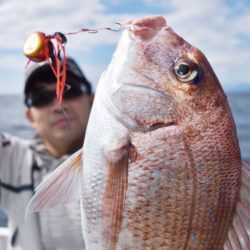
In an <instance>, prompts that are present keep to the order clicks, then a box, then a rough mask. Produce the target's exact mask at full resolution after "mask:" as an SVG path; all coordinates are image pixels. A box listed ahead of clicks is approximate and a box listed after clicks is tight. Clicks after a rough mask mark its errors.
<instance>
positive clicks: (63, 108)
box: [51, 98, 68, 113]
mask: <svg viewBox="0 0 250 250" xmlns="http://www.w3.org/2000/svg"><path fill="white" fill-rule="evenodd" d="M67 106H68V105H67V103H66V102H63V101H62V104H60V103H59V101H58V99H57V98H54V100H53V102H52V103H51V109H52V111H53V112H55V113H58V112H60V113H61V112H63V111H66V110H67V109H68V107H67Z"/></svg>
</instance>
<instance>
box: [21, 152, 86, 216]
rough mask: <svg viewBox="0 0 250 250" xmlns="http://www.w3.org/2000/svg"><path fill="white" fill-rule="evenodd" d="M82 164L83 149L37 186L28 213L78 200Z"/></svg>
mask: <svg viewBox="0 0 250 250" xmlns="http://www.w3.org/2000/svg"><path fill="white" fill-rule="evenodd" d="M81 165H82V149H80V150H78V151H77V152H76V153H74V154H73V155H72V156H70V157H69V158H68V159H67V160H66V161H65V162H63V163H62V164H61V165H60V166H59V167H57V168H56V169H55V170H54V171H53V172H52V173H51V174H50V175H49V176H48V177H47V178H45V180H44V181H42V182H41V183H40V184H39V185H38V186H37V188H36V189H35V194H34V196H33V197H32V199H31V200H30V202H29V204H28V207H27V210H26V215H27V214H28V213H32V212H37V211H40V210H44V209H47V208H52V207H56V206H58V205H60V204H63V203H67V202H71V201H77V200H78V199H79V198H80V172H81Z"/></svg>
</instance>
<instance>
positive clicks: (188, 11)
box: [0, 0, 250, 227]
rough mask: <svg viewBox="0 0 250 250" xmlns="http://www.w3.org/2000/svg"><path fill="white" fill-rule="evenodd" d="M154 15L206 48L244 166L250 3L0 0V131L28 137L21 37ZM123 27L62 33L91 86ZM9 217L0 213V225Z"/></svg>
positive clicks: (249, 124) (248, 143)
mask: <svg viewBox="0 0 250 250" xmlns="http://www.w3.org/2000/svg"><path fill="white" fill-rule="evenodd" d="M152 14H160V15H163V16H165V17H166V19H167V23H168V25H169V26H171V27H172V28H173V29H174V30H175V31H176V32H177V33H178V34H179V35H180V36H182V37H184V39H185V40H187V41H188V42H189V43H191V44H192V45H194V46H196V47H198V48H199V49H200V50H202V51H203V52H204V54H205V55H206V57H207V58H208V60H209V62H210V63H211V65H212V67H213V69H214V71H215V73H216V74H217V76H218V78H219V80H220V82H221V84H222V86H223V88H224V90H225V92H226V94H227V96H228V99H229V103H230V106H231V108H232V111H233V114H234V118H235V121H236V125H237V132H238V136H239V141H240V147H241V152H242V157H243V159H244V160H246V161H248V162H249V163H250V70H249V65H250V59H249V58H250V29H249V23H250V0H237V1H234V0H210V1H207V0H199V1H195V0H163V1H157V0H138V1H137V0H133V1H132V0H126V1H119V0H53V1H51V0H43V1H36V0H26V1H20V0H0V31H1V39H0V59H1V60H0V76H1V77H0V131H1V132H2V131H4V132H9V133H12V134H15V135H17V136H22V137H25V138H31V137H32V136H33V130H32V128H31V127H30V126H29V124H28V122H26V120H25V118H24V106H23V98H22V91H23V80H24V67H25V64H26V62H27V59H26V58H25V56H24V55H23V54H22V46H23V43H24V42H25V40H26V38H27V37H28V36H29V35H30V34H31V33H32V32H34V31H42V32H44V33H46V34H53V33H54V32H56V31H60V32H63V33H67V32H74V31H78V30H80V29H81V28H102V27H111V28H117V25H116V24H115V23H117V22H118V23H122V22H123V21H124V20H127V19H133V18H138V17H142V16H145V15H152ZM120 35H121V32H111V31H107V30H101V31H99V32H98V33H96V34H90V33H79V34H77V35H71V36H68V37H67V38H68V42H67V45H66V53H67V54H68V55H70V56H73V57H74V58H75V59H76V60H77V61H78V62H79V64H80V66H81V67H82V69H83V71H84V73H85V74H86V76H87V78H88V79H89V80H90V81H91V82H92V83H93V85H94V86H95V87H96V85H97V83H98V79H99V77H100V74H101V72H102V71H103V70H105V69H106V67H107V66H108V64H109V62H110V61H111V58H112V54H113V52H114V49H115V47H116V45H117V42H118V40H119V37H120ZM6 222H7V218H6V217H5V216H4V214H3V213H2V212H1V211H0V227H1V226H5V225H6Z"/></svg>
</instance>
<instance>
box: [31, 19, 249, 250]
mask: <svg viewBox="0 0 250 250" xmlns="http://www.w3.org/2000/svg"><path fill="white" fill-rule="evenodd" d="M123 27H124V28H125V31H124V33H123V35H122V38H121V40H120V43H119V45H118V48H117V50H116V52H115V54H114V56H113V60H112V62H111V64H110V65H109V67H108V69H107V71H106V72H104V73H103V75H102V77H101V79H100V82H99V85H98V88H97V91H96V97H95V101H94V105H93V109H92V112H91V116H90V120H89V124H88V128H87V133H86V137H85V143H84V147H83V166H82V168H81V171H80V185H81V193H80V200H81V206H82V225H83V237H84V240H85V243H86V249H90V250H94V249H98V250H102V249H105V250H114V249H119V250H120V249H122V250H125V249H143V250H144V249H145V250H146V249H157V250H158V249H188V250H190V249H223V247H224V249H247V248H244V247H248V246H249V235H248V234H249V229H250V227H249V198H248V192H249V188H248V186H249V184H247V179H248V178H249V177H248V173H249V170H248V169H249V167H248V166H247V165H245V164H242V162H241V156H240V150H239V145H238V140H237V135H236V130H235V125H234V121H233V117H232V115H231V111H230V108H229V105H228V103H227V98H226V95H225V94H224V92H223V90H222V88H221V86H220V83H219V81H218V79H217V78H216V76H215V74H214V72H213V70H212V68H211V66H210V65H209V63H208V61H207V59H206V58H205V56H204V55H203V54H202V53H201V52H200V51H199V50H198V49H197V48H194V47H193V46H191V45H190V44H189V43H187V42H186V41H185V40H183V39H182V38H181V37H179V36H178V35H177V34H176V33H175V32H174V31H173V30H172V29H171V28H170V27H169V26H167V25H166V22H165V19H164V18H163V17H160V16H153V17H146V18H142V19H137V20H132V21H128V22H126V23H125V24H124V25H123ZM241 176H243V177H242V179H241ZM242 186H244V187H243V188H242ZM240 190H241V195H240ZM242 190H243V191H242ZM39 192H40V191H39ZM36 205H37V204H35V205H33V204H32V205H31V210H32V209H33V210H37V207H36ZM52 205H54V204H52ZM48 206H50V205H48ZM41 207H47V205H42V206H41V204H39V206H38V208H41Z"/></svg>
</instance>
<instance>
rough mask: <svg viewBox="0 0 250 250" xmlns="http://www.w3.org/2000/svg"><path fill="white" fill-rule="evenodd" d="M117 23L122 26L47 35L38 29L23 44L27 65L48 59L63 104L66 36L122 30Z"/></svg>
mask: <svg viewBox="0 0 250 250" xmlns="http://www.w3.org/2000/svg"><path fill="white" fill-rule="evenodd" d="M116 24H117V25H119V26H120V27H119V29H112V28H109V27H104V28H97V29H87V28H82V29H80V30H78V31H76V32H68V33H61V32H55V33H54V34H53V35H46V34H45V33H43V32H40V31H38V32H34V33H32V34H31V35H30V36H29V37H28V38H27V40H26V41H25V43H24V45H23V53H24V55H25V56H26V57H28V59H29V61H28V62H27V65H28V64H29V62H30V61H34V62H42V61H45V60H48V62H49V64H50V67H51V69H52V71H53V73H54V75H55V76H56V79H57V84H56V96H57V99H58V102H59V104H60V105H62V100H63V94H64V89H65V80H66V49H65V46H66V43H67V38H66V36H67V35H75V34H78V33H81V32H88V33H97V32H98V31H99V30H109V31H115V32H118V31H120V30H121V24H120V23H116ZM27 65H26V66H27Z"/></svg>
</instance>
